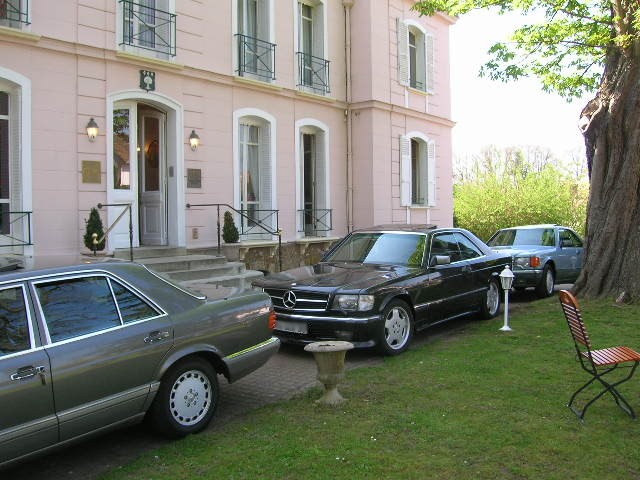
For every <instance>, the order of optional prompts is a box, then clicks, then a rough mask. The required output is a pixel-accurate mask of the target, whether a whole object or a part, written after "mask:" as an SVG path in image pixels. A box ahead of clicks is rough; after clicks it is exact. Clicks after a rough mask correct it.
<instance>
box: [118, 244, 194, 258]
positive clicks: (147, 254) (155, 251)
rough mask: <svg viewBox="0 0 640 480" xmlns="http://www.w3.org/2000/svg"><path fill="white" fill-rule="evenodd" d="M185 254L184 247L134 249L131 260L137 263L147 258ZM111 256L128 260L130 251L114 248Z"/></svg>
mask: <svg viewBox="0 0 640 480" xmlns="http://www.w3.org/2000/svg"><path fill="white" fill-rule="evenodd" d="M186 254H187V249H186V248H185V247H165V246H161V247H160V246H159V247H135V248H134V249H133V260H134V261H138V260H141V259H147V258H166V257H178V256H181V255H186ZM113 256H114V258H120V259H124V260H129V258H130V251H129V249H128V248H116V249H115V250H114V252H113Z"/></svg>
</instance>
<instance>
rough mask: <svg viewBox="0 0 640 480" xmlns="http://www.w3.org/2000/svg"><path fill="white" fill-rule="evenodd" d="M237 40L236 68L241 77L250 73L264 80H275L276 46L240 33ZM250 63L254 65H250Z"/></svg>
mask: <svg viewBox="0 0 640 480" xmlns="http://www.w3.org/2000/svg"><path fill="white" fill-rule="evenodd" d="M235 36H236V37H237V39H238V68H237V70H236V72H238V75H240V76H241V77H242V76H244V74H245V73H250V74H252V75H256V76H258V77H261V78H264V79H266V80H275V79H276V70H275V65H276V45H275V43H270V42H267V41H264V40H260V39H259V38H254V37H249V36H247V35H243V34H241V33H237V34H236V35H235ZM251 63H255V64H254V65H251Z"/></svg>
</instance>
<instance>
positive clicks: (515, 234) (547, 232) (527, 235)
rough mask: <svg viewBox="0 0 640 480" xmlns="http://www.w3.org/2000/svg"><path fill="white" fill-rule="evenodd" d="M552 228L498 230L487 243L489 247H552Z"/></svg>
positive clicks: (553, 242)
mask: <svg viewBox="0 0 640 480" xmlns="http://www.w3.org/2000/svg"><path fill="white" fill-rule="evenodd" d="M554 238H555V237H554V234H553V228H521V229H518V228H511V229H508V230H500V231H499V232H498V233H496V234H495V235H494V236H493V237H491V239H490V240H489V241H488V242H487V245H489V246H490V247H498V246H501V247H511V246H518V245H537V246H541V247H553V246H554V244H555V241H554Z"/></svg>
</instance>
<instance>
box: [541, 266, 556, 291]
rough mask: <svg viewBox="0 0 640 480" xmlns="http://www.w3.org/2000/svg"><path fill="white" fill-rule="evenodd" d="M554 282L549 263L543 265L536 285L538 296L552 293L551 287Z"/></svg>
mask: <svg viewBox="0 0 640 480" xmlns="http://www.w3.org/2000/svg"><path fill="white" fill-rule="evenodd" d="M555 283H556V278H555V273H554V272H553V268H552V267H551V266H550V265H548V264H547V265H545V266H544V269H543V270H542V278H541V279H540V283H538V286H537V287H536V294H537V295H538V297H540V298H545V297H550V296H551V295H553V288H554V286H555Z"/></svg>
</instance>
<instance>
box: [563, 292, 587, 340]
mask: <svg viewBox="0 0 640 480" xmlns="http://www.w3.org/2000/svg"><path fill="white" fill-rule="evenodd" d="M559 298H560V304H561V305H562V310H563V311H564V317H565V318H566V319H567V324H568V325H569V330H570V331H571V335H572V336H573V340H574V341H575V342H576V348H578V344H581V345H584V346H585V347H586V348H587V349H588V350H591V339H590V338H589V334H588V333H587V328H586V327H585V325H584V321H583V320H582V314H581V313H580V306H579V305H578V300H576V297H574V296H573V295H572V294H571V292H568V291H567V290H560V293H559Z"/></svg>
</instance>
